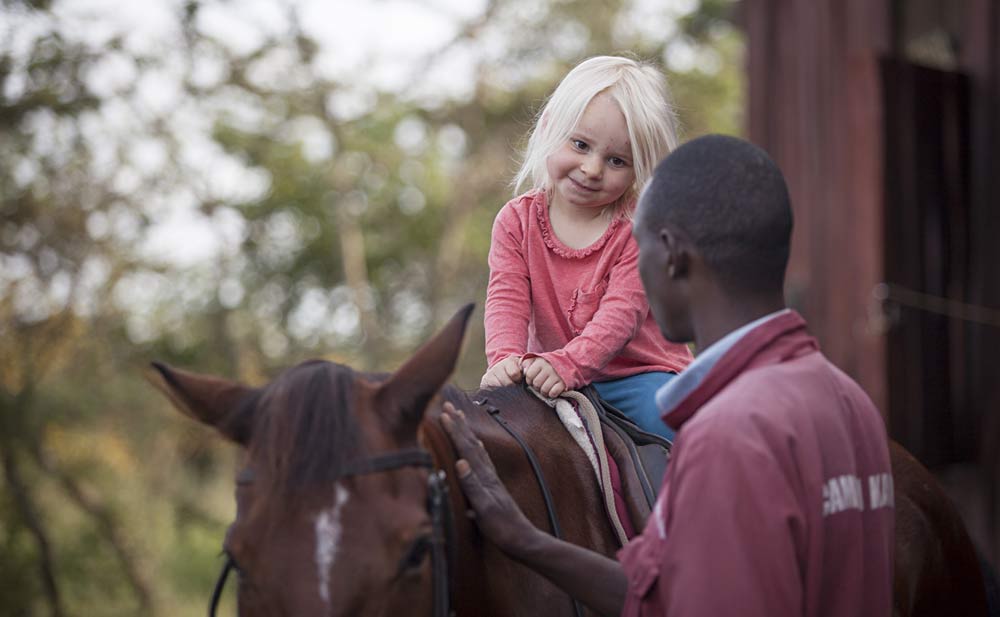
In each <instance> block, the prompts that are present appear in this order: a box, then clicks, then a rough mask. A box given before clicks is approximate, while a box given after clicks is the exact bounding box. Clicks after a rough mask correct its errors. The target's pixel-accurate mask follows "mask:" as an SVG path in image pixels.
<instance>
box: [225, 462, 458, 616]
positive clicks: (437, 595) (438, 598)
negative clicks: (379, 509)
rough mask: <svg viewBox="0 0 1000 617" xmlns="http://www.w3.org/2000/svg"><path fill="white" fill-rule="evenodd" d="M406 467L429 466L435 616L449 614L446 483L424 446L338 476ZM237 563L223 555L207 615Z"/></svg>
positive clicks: (351, 467) (449, 527)
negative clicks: (222, 563) (224, 559)
mask: <svg viewBox="0 0 1000 617" xmlns="http://www.w3.org/2000/svg"><path fill="white" fill-rule="evenodd" d="M405 467H425V468H427V469H430V470H431V473H430V475H429V476H428V478H427V513H428V514H430V517H431V529H432V536H431V573H432V583H431V584H432V585H433V588H434V613H433V615H434V617H449V615H450V614H451V613H450V611H451V590H450V578H449V571H448V562H449V561H450V559H449V555H448V547H449V545H450V544H449V539H450V537H451V535H452V522H451V509H450V507H449V503H448V484H447V482H446V480H445V473H444V471H440V470H438V471H434V459H432V458H431V455H430V453H429V452H428V451H427V450H423V449H420V448H409V449H406V450H397V451H396V452H390V453H388V454H382V455H379V456H373V457H371V458H367V459H363V460H360V461H355V462H354V463H352V464H349V465H347V467H346V469H345V470H344V471H343V472H341V474H340V477H349V476H362V475H366V474H372V473H380V472H383V471H392V470H394V469H403V468H405ZM234 567H236V564H235V563H234V562H233V559H232V557H230V556H229V555H226V563H225V564H224V565H223V566H222V572H220V573H219V579H218V580H217V581H216V582H215V589H214V590H213V591H212V600H211V602H210V603H209V605H208V617H215V609H216V608H217V607H218V605H219V599H220V598H221V597H222V590H223V588H224V587H225V586H226V578H228V576H229V571H230V570H232V569H233V568H234Z"/></svg>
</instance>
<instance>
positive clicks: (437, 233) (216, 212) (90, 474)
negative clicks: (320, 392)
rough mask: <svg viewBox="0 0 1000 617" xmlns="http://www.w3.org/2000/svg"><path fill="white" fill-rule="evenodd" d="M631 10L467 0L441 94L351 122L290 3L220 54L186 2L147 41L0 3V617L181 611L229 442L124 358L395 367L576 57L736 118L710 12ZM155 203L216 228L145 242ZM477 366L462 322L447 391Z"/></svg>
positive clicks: (208, 365) (683, 109) (460, 263)
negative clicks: (617, 67)
mask: <svg viewBox="0 0 1000 617" xmlns="http://www.w3.org/2000/svg"><path fill="white" fill-rule="evenodd" d="M645 4H647V3H633V2H630V1H628V0H616V1H613V2H607V1H598V0H571V1H552V2H544V1H543V2H523V1H521V0H493V1H492V2H490V3H488V5H487V9H486V13H485V16H484V17H481V18H480V17H475V18H473V19H472V21H471V22H470V23H469V24H466V25H465V26H464V27H462V28H459V30H458V31H457V34H456V35H455V40H454V41H453V42H451V43H450V44H447V45H445V47H444V51H442V52H441V53H440V54H438V56H437V59H436V60H435V59H434V58H431V59H430V60H429V61H428V72H431V71H432V69H433V66H432V65H433V64H434V62H436V61H438V60H441V59H442V58H444V59H446V58H447V56H449V54H452V53H455V54H458V53H459V52H458V50H460V49H462V48H463V46H466V47H469V48H473V49H478V48H480V47H483V46H484V45H485V44H484V43H483V42H484V41H493V43H490V44H495V42H496V41H503V42H504V46H505V47H504V48H503V49H502V50H500V52H498V53H495V54H492V55H489V54H487V55H484V56H482V57H481V58H479V59H478V60H477V63H476V67H475V71H474V72H473V75H474V76H473V78H472V79H474V80H475V83H474V84H472V87H471V88H470V89H469V90H468V93H467V94H462V95H456V96H454V97H451V98H449V97H444V98H441V97H438V98H437V99H427V100H425V97H423V96H418V95H417V94H416V92H417V91H419V86H421V81H422V77H423V76H422V75H416V76H414V81H413V83H412V84H411V86H409V87H404V88H399V89H397V90H391V91H390V90H386V91H376V92H375V93H374V94H373V95H371V96H369V97H368V98H366V99H364V100H366V101H368V104H367V106H363V108H361V110H360V111H355V112H353V113H350V114H343V113H339V112H337V111H335V110H334V109H333V107H335V106H332V105H331V104H330V102H329V100H330V97H332V96H340V95H344V96H353V95H354V94H356V92H355V91H356V90H357V88H356V87H355V85H354V84H352V83H350V80H348V79H345V78H339V79H334V78H332V77H329V76H324V75H325V73H324V72H323V71H320V70H318V69H317V68H316V62H317V61H318V59H319V58H320V57H321V56H322V54H323V48H324V44H326V42H324V41H317V40H313V39H312V38H310V36H309V35H308V34H307V33H305V32H304V31H303V30H302V29H301V28H299V27H298V26H297V23H298V22H297V21H295V20H292V22H291V24H292V25H291V26H289V29H288V31H286V32H284V33H282V34H274V35H271V36H269V37H261V38H260V40H259V41H257V43H256V47H255V48H253V49H235V48H234V47H232V46H231V45H228V44H226V43H224V42H223V41H221V40H218V39H217V38H214V37H213V36H212V35H210V34H208V33H206V31H205V30H204V29H203V28H201V27H200V26H199V24H200V23H201V22H200V18H201V16H202V14H203V13H204V11H206V10H209V9H210V8H213V7H214V8H215V9H218V8H219V7H223V8H226V7H228V10H231V11H232V10H236V8H235V6H236V5H234V4H232V3H225V2H222V3H218V4H214V3H210V2H187V3H183V5H178V6H171V8H169V9H166V10H168V11H173V13H170V14H171V15H172V19H173V22H171V23H168V24H163V27H164V28H165V30H167V31H171V32H175V34H176V37H177V38H176V40H173V41H172V44H171V46H170V47H169V48H164V49H160V50H156V49H149V48H143V47H142V46H141V45H140V46H136V43H135V41H134V40H131V39H130V37H129V36H128V34H129V33H127V32H122V33H115V34H110V35H108V36H107V37H105V38H104V39H101V38H100V37H101V35H100V30H101V29H100V28H94V27H93V26H94V23H93V22H84V21H83V20H82V19H83V18H81V17H79V16H72V15H70V16H67V14H66V13H60V12H59V11H60V10H62V9H63V8H65V7H64V6H63V4H62V3H49V2H10V1H6V2H3V4H0V456H2V459H3V463H4V464H3V469H2V476H0V554H2V555H3V558H2V559H0V615H29V616H30V615H48V614H61V615H88V616H89V615H109V616H110V615H132V614H148V615H188V614H191V615H194V614H201V613H203V611H204V604H205V602H206V601H207V599H208V596H209V594H210V591H211V586H212V583H213V582H214V578H215V575H216V573H217V570H218V567H219V565H220V563H219V550H220V543H221V540H222V537H223V535H224V532H225V529H226V526H227V524H228V521H229V520H230V519H231V517H232V514H233V510H234V504H233V503H232V486H231V480H232V473H233V469H234V466H235V460H236V456H237V452H236V451H235V449H234V448H233V447H231V446H227V445H224V444H223V443H221V441H220V440H218V439H217V438H216V436H214V435H213V434H212V433H211V432H210V431H208V430H207V429H204V428H202V427H199V426H195V425H194V423H192V422H191V421H190V420H188V419H186V418H183V417H181V416H180V415H179V414H177V413H176V412H175V411H174V410H173V409H172V408H171V407H170V406H169V404H168V403H167V402H166V401H165V400H164V399H163V397H161V396H159V395H158V394H157V393H156V392H155V391H154V390H153V389H152V388H151V387H150V386H149V385H148V384H147V383H146V382H145V381H144V380H143V378H142V375H143V371H144V370H146V367H147V363H148V362H149V361H150V360H153V359H157V360H160V361H165V362H168V363H170V364H173V365H176V366H181V367H186V368H190V369H192V370H200V371H206V372H214V373H218V374H222V375H226V376H230V377H235V378H240V379H243V380H245V381H248V382H252V383H260V382H262V381H264V380H265V379H266V378H268V377H269V376H271V375H273V374H274V373H275V372H276V371H278V370H279V369H280V368H282V367H285V366H288V365H290V364H292V363H294V362H297V361H299V360H302V359H305V358H307V357H310V356H321V357H326V358H330V359H333V360H337V361H341V362H346V363H349V364H351V365H352V366H355V367H356V368H359V369H379V370H386V369H391V368H394V367H395V366H398V365H399V363H401V362H402V361H403V360H404V358H406V357H407V355H408V354H409V353H410V352H411V351H412V350H413V349H414V348H415V347H416V346H417V345H418V344H419V343H420V342H421V341H422V340H423V339H424V338H426V337H427V336H428V335H429V334H430V333H432V332H433V331H434V330H435V329H436V328H437V327H438V326H439V325H440V324H441V323H443V322H444V321H445V320H446V319H447V318H448V317H449V316H450V315H451V313H452V312H453V311H454V310H455V309H456V308H457V307H458V306H460V305H462V304H464V303H466V302H468V301H477V302H478V303H479V304H480V307H481V305H482V301H483V299H484V298H485V286H486V280H487V275H488V271H487V265H486V254H487V252H488V249H489V238H490V230H491V227H492V222H493V217H494V216H495V214H496V212H497V210H498V209H499V208H500V206H501V205H502V204H503V203H504V202H505V201H506V200H508V199H509V198H510V197H511V188H510V186H509V179H510V177H511V175H512V173H513V171H514V168H515V166H516V165H515V160H516V156H517V148H518V147H519V146H520V144H521V143H522V140H523V137H524V134H525V132H526V130H527V129H528V127H529V126H530V124H531V122H532V119H533V117H534V114H535V113H537V110H538V108H539V106H540V105H541V103H542V101H543V100H544V98H545V97H546V96H547V95H548V93H549V92H550V91H551V90H552V88H553V87H554V86H555V84H556V83H557V82H558V80H559V79H560V78H561V77H562V75H563V74H564V73H565V72H566V71H567V70H568V69H569V68H570V67H572V66H573V65H574V64H575V63H576V62H578V61H579V60H580V59H582V58H584V57H586V56H589V55H593V54H598V53H615V52H622V51H628V52H630V53H633V54H634V55H636V56H639V57H643V58H652V59H657V60H659V61H661V62H662V63H663V64H664V65H665V67H666V72H667V74H668V81H669V83H670V85H671V88H672V90H673V92H674V96H675V99H676V102H677V106H678V112H679V114H680V117H681V120H682V124H683V126H684V134H685V135H686V136H688V137H691V136H695V135H698V134H702V133H705V132H708V131H722V132H729V133H738V132H740V130H741V123H742V99H743V91H744V86H743V78H742V71H741V68H742V62H743V61H742V53H743V47H742V38H741V36H740V34H739V33H738V32H737V31H736V30H735V28H734V27H733V24H732V21H733V19H732V15H733V8H734V4H733V3H732V2H730V1H729V0H704V1H703V2H702V3H701V6H700V8H698V9H697V10H695V11H694V12H692V13H690V14H687V15H682V16H677V15H673V14H671V13H670V12H669V10H667V9H663V10H662V11H661V10H659V9H656V10H655V11H654V12H653V13H652V14H651V15H646V14H642V15H638V16H635V15H632V13H633V12H634V11H637V10H638V9H637V7H639V6H640V5H643V6H644V5H645ZM57 14H58V15H60V16H59V17H58V18H57V16H56V15H57ZM74 19H75V20H78V22H74V21H73V20H74ZM675 20H676V25H677V27H676V28H670V27H668V26H669V25H670V23H671V22H674V21H675ZM5 21H6V23H7V24H8V25H6V26H4V23H5ZM67 24H68V26H67ZM651 25H658V26H662V27H651ZM32 32H34V33H35V35H31V34H30V33H32ZM659 32H663V33H669V34H663V35H661V34H658V33H659ZM81 33H87V36H83V35H82V34H81ZM442 43H445V42H442ZM487 47H488V46H487ZM678 49H680V52H678V51H677V50H678ZM681 52H683V53H681ZM685 54H686V56H687V57H689V58H690V57H693V58H695V61H694V62H693V64H692V63H690V62H689V63H688V65H685V64H684V63H683V62H679V61H676V58H682V57H683V56H684V55H685ZM272 56H273V57H277V58H279V60H278V61H275V60H270V62H279V65H278V66H279V70H277V71H276V75H272V76H271V77H270V78H266V77H261V74H262V73H261V71H262V68H261V67H262V66H263V67H266V66H267V62H269V61H268V60H267V58H271V57H272ZM280 58H285V60H280ZM213 59H214V62H215V63H216V64H215V65H212V62H213ZM280 62H284V64H280ZM108 63H111V64H115V66H117V67H118V68H116V69H114V70H109V69H108V68H107V64H108ZM203 64H204V66H208V67H209V68H208V69H204V66H203ZM211 66H217V67H221V68H219V70H218V71H217V72H215V73H213V71H212V70H211ZM199 67H201V68H199ZM116 71H117V72H116ZM119 73H120V74H124V75H127V76H128V77H127V78H123V79H119V80H117V81H115V79H112V78H111V77H114V75H116V74H119ZM272 73H275V71H272ZM101 75H104V78H103V79H100V78H99V76H101ZM109 75H110V76H111V77H108V76H109ZM206 75H208V77H206ZM212 75H214V77H213V76H212ZM109 79H110V81H109ZM171 80H173V81H171ZM170 83H172V84H174V86H176V93H175V95H176V96H175V97H174V98H173V99H171V98H170V96H172V95H170V88H169V87H168V85H169V84H170ZM150 93H152V94H150ZM362 98H364V97H362ZM161 99H166V100H167V101H168V102H167V103H163V102H162V101H161ZM192 144H194V145H192ZM192 152H194V153H195V154H194V155H192ZM178 204H181V205H178ZM184 204H187V207H186V209H185V206H184ZM179 210H182V211H184V212H186V213H187V216H190V217H192V218H196V219H198V220H201V221H202V222H203V223H204V226H205V227H209V228H211V232H212V233H214V234H216V235H215V236H214V237H216V238H218V237H225V238H228V239H227V240H225V241H219V245H220V248H218V249H217V250H215V251H214V252H212V251H207V252H204V253H198V254H199V255H201V254H205V255H208V257H204V258H200V259H195V260H188V261H185V260H184V259H182V257H183V255H182V254H181V252H180V251H176V249H177V246H178V245H180V246H183V247H184V248H186V249H187V250H188V251H194V250H200V249H202V248H204V247H202V246H200V244H202V243H205V242H209V241H208V240H205V239H204V237H203V236H191V237H189V236H187V235H184V234H177V233H176V232H175V234H174V236H172V237H173V244H172V245H169V246H166V247H165V246H164V245H163V244H159V245H156V244H155V243H154V242H153V241H152V240H153V239H154V238H155V236H156V233H157V230H159V229H162V228H163V227H165V226H167V224H168V223H169V221H170V219H171V216H172V215H173V213H175V212H176V211H179ZM150 246H155V247H156V248H155V249H152V248H150ZM172 249H173V250H175V252H171V251H172ZM163 253H170V254H171V256H170V257H163V256H162V254H163ZM480 310H481V309H480ZM479 315H481V313H479ZM477 322H478V323H477ZM483 369H484V357H483V332H482V325H481V320H479V319H474V320H473V327H472V328H471V329H470V332H469V335H468V339H467V344H466V349H465V352H464V354H463V358H462V362H461V365H460V366H459V368H458V370H457V372H456V383H457V384H458V385H460V386H463V387H466V388H473V387H474V386H476V385H477V384H478V380H479V377H480V375H481V373H482V370H483ZM46 547H47V548H46ZM47 576H51V577H52V579H53V580H54V586H49V585H47V584H46V583H45V580H46V577H47Z"/></svg>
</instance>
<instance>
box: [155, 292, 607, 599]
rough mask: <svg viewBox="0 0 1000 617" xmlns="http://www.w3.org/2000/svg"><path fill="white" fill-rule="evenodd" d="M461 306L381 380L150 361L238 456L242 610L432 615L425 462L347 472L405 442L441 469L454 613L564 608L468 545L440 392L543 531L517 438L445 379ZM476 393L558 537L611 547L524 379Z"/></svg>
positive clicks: (555, 430) (567, 449)
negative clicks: (239, 374) (541, 479)
mask: <svg viewBox="0 0 1000 617" xmlns="http://www.w3.org/2000/svg"><path fill="white" fill-rule="evenodd" d="M470 312H471V307H467V308H466V309H464V310H463V311H461V312H460V313H459V314H458V315H456V316H455V318H453V319H452V321H451V322H450V323H449V324H448V325H447V326H446V327H445V328H444V329H443V330H442V331H441V332H440V333H439V334H438V335H437V336H436V337H435V338H434V339H432V340H431V341H430V342H428V343H427V344H426V345H424V346H423V347H422V348H421V349H420V350H418V351H417V352H416V353H415V354H414V356H413V357H412V358H411V359H410V360H409V361H408V362H407V363H406V364H405V365H404V366H403V367H401V368H400V369H399V370H398V371H397V372H396V373H394V374H392V375H388V376H386V375H373V374H365V373H358V372H355V371H353V370H351V369H350V368H348V367H346V366H341V365H338V364H333V363H329V362H322V361H311V362H306V363H304V364H300V365H298V366H296V367H294V368H291V369H289V370H287V371H285V372H284V373H282V374H281V375H280V376H279V377H278V378H277V379H275V380H274V381H273V382H272V383H271V384H269V385H268V386H266V387H264V388H259V389H258V388H250V387H247V386H244V385H241V384H238V383H234V382H230V381H227V380H224V379H220V378H217V377H209V376H202V375H196V374H194V373H189V372H186V371H181V370H178V369H173V368H170V367H167V366H165V365H162V364H154V366H155V368H156V369H157V371H156V372H155V373H154V374H153V375H152V378H153V379H154V383H156V384H157V385H158V386H159V387H160V389H161V390H163V391H164V392H165V393H166V394H167V395H168V396H169V397H170V399H171V400H172V401H173V402H174V404H175V405H176V406H177V407H178V408H179V409H181V410H182V411H184V412H185V413H186V414H188V415H190V416H191V417H193V418H194V419H196V420H198V421H200V422H202V423H205V424H208V425H210V426H212V427H214V428H216V429H217V430H218V431H219V432H220V433H222V435H223V436H225V437H227V438H228V439H230V440H232V441H234V442H236V443H237V444H239V445H240V446H242V447H243V449H244V451H245V460H244V463H243V469H242V471H241V472H240V473H239V475H238V478H237V488H236V502H237V513H236V520H235V521H234V522H233V524H232V526H231V527H230V529H229V531H228V533H227V535H226V539H225V543H224V550H225V552H226V554H227V555H228V556H229V558H231V559H232V561H233V563H234V564H235V567H236V569H237V572H238V574H239V577H240V582H239V587H238V592H237V594H238V604H239V613H240V615H243V616H254V615H323V616H340V615H359V616H362V615H430V614H431V611H432V603H433V601H434V600H433V597H432V596H433V593H432V586H433V585H432V583H438V584H440V581H432V578H434V576H439V577H440V576H442V575H443V574H442V572H434V573H432V567H431V563H430V562H431V559H429V558H428V553H429V552H430V551H429V546H430V545H431V542H430V538H431V536H432V535H433V533H432V532H433V530H432V521H431V513H429V511H428V508H427V505H426V504H427V501H428V475H429V470H427V469H422V468H420V466H419V465H415V466H413V465H403V466H397V467H392V468H388V467H386V468H383V469H381V470H373V469H371V468H370V466H369V468H368V469H367V470H366V471H367V472H366V473H358V469H359V465H360V468H361V469H365V464H366V462H370V461H372V460H375V459H378V460H382V461H384V460H386V459H392V457H393V456H394V453H400V452H403V453H412V452H414V451H415V449H417V448H422V449H425V450H426V451H429V452H430V453H431V455H432V457H433V460H434V464H435V466H436V467H437V468H439V469H443V470H446V471H447V472H448V474H449V475H448V480H447V482H448V483H449V485H450V500H451V504H450V505H451V508H450V509H451V512H452V517H451V518H452V519H453V521H454V529H453V533H452V534H451V535H452V543H453V544H452V545H451V548H452V549H453V550H452V551H451V552H452V553H453V556H454V557H453V559H452V560H451V561H452V563H451V564H450V565H451V567H450V572H451V577H450V578H451V581H450V582H451V585H452V589H451V594H450V595H451V599H452V608H453V610H454V611H455V614H457V615H546V616H552V617H556V616H561V615H567V616H569V615H573V614H574V608H573V604H572V602H571V600H570V598H569V597H568V596H567V595H566V594H565V593H563V592H562V591H560V590H558V589H557V588H556V587H554V586H553V585H552V584H551V583H549V582H548V581H546V580H545V579H543V578H541V577H540V576H538V575H536V574H534V573H533V572H531V571H530V570H528V569H526V568H525V567H523V566H521V565H520V564H518V563H516V562H513V561H511V560H510V559H508V558H507V557H505V556H504V555H503V554H502V553H501V552H500V551H499V550H497V549H496V548H495V547H493V546H492V545H490V544H489V543H486V542H484V541H483V540H482V537H481V536H480V535H479V534H478V531H477V530H476V528H475V525H474V522H473V521H470V520H469V519H468V517H467V515H466V509H467V506H466V504H465V501H464V497H463V496H462V493H461V490H460V488H459V486H458V484H457V483H456V481H455V480H454V478H453V474H452V473H451V471H452V470H453V469H454V462H455V454H454V451H453V449H452V446H451V442H450V441H449V440H448V438H447V436H446V435H445V434H444V432H443V430H442V428H441V427H440V424H439V421H438V418H439V416H440V408H441V403H442V402H443V401H444V400H450V401H452V402H453V403H454V404H456V405H458V406H460V407H462V408H463V409H466V410H467V411H469V415H470V419H471V421H472V423H473V426H474V427H475V430H476V433H477V435H478V436H479V437H480V439H482V440H483V442H484V443H485V445H486V448H487V450H488V451H489V453H490V455H491V456H492V458H493V460H494V461H495V462H496V466H497V468H498V470H499V471H500V474H501V476H502V477H503V479H504V482H505V483H506V485H507V486H508V487H509V489H510V490H511V493H512V494H513V495H514V496H515V498H516V499H517V501H518V503H519V505H520V506H521V508H522V509H523V510H524V512H525V514H526V515H527V516H528V517H529V518H530V519H531V520H532V521H533V522H534V523H535V524H536V525H537V526H539V527H540V528H543V529H546V528H548V525H549V522H548V521H549V519H548V515H547V510H546V507H545V504H544V502H543V499H542V496H541V492H540V488H539V484H538V481H537V479H536V477H535V475H534V473H533V472H532V470H531V469H530V467H529V465H528V464H527V461H526V458H525V454H524V453H523V451H522V450H521V447H520V446H519V445H518V444H517V443H516V441H515V440H514V439H513V438H512V437H511V436H510V435H509V434H507V433H506V431H504V430H503V429H502V428H501V427H500V426H499V425H498V424H497V423H496V422H495V421H494V420H492V419H490V418H489V416H488V414H487V412H486V411H485V407H483V406H478V405H476V403H475V402H474V401H473V400H472V399H470V398H469V397H468V396H467V395H466V394H465V393H463V392H461V391H459V390H457V389H455V388H453V387H450V386H448V387H443V386H444V382H445V380H446V379H447V378H448V376H449V375H450V373H451V372H452V370H453V368H454V365H455V362H456V359H457V356H458V353H459V351H460V346H461V340H462V336H463V333H464V330H465V325H466V322H467V320H468V316H469V313H470ZM442 388H443V389H442ZM489 397H490V401H491V403H492V404H497V405H501V406H502V407H503V408H504V410H505V411H504V418H505V420H506V421H507V422H508V423H509V424H510V425H511V426H512V427H513V428H514V430H516V431H517V433H519V434H520V435H521V436H523V437H524V438H525V439H526V440H527V441H528V442H529V443H530V447H531V448H532V450H533V451H534V454H535V455H536V457H537V460H538V463H539V465H540V467H541V469H542V471H543V474H544V476H545V477H546V478H547V479H548V487H549V490H550V491H551V494H552V499H553V503H554V506H555V510H556V515H557V518H558V523H559V525H560V526H561V528H562V534H563V537H564V538H565V539H566V540H568V541H571V542H574V543H576V544H580V545H582V546H586V547H589V548H591V549H593V550H595V551H599V552H601V553H603V554H605V555H611V554H613V553H614V551H615V550H616V549H617V548H618V547H619V545H618V541H617V539H616V537H615V535H614V532H613V530H612V528H611V525H610V523H609V522H608V521H607V517H604V516H595V514H594V513H596V512H602V511H603V505H602V504H603V502H602V500H601V497H600V495H599V494H598V492H597V482H596V479H595V476H594V472H593V471H592V468H591V467H590V463H589V462H588V461H587V459H586V457H585V456H584V455H583V453H582V451H580V449H579V448H578V447H576V446H575V444H574V443H573V441H572V438H571V437H570V436H569V434H568V433H567V432H566V430H565V429H563V428H562V425H561V424H560V422H559V420H558V418H557V417H556V415H555V414H554V413H551V411H550V410H549V409H548V408H547V407H545V406H544V404H543V403H542V402H541V401H539V400H538V399H537V398H535V397H534V396H532V395H531V394H529V393H527V392H526V391H525V390H524V389H523V388H519V387H515V388H506V389H503V390H494V391H491V392H490V393H489ZM425 412H426V413H425ZM546 412H548V413H546ZM425 415H426V417H425ZM556 480H558V481H556Z"/></svg>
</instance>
